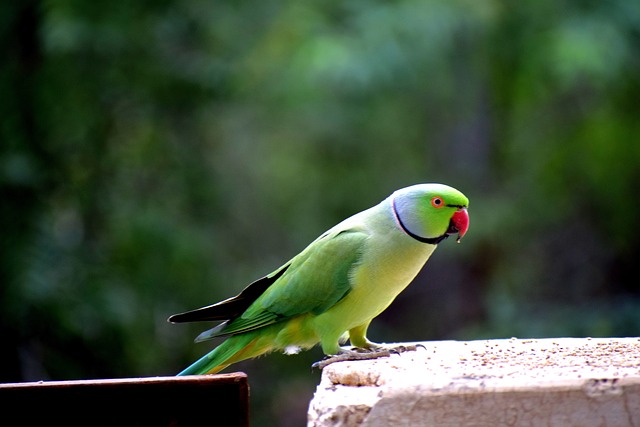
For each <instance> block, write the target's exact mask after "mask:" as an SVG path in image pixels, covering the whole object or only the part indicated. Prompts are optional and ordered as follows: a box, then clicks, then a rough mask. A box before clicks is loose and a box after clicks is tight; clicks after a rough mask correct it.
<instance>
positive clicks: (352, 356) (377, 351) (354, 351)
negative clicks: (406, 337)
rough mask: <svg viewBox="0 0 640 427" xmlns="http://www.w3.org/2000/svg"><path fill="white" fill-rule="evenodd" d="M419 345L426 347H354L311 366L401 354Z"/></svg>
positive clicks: (322, 367)
mask: <svg viewBox="0 0 640 427" xmlns="http://www.w3.org/2000/svg"><path fill="white" fill-rule="evenodd" d="M418 347H422V348H425V346H424V345H422V344H408V345H404V344H402V345H398V346H395V347H384V346H380V345H374V346H371V348H360V347H353V348H351V349H348V350H344V351H343V352H342V353H339V354H336V355H333V356H325V357H324V358H323V359H322V360H319V361H317V362H315V363H314V364H312V365H311V367H312V368H313V369H320V370H322V369H324V368H325V367H327V366H328V365H330V364H332V363H335V362H346V361H351V360H372V359H378V358H380V357H389V356H391V355H392V354H400V353H404V352H407V351H416V350H417V349H418Z"/></svg>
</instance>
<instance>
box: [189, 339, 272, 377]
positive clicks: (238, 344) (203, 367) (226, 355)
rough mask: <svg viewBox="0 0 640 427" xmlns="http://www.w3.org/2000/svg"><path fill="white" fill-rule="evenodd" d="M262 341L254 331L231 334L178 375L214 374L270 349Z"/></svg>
mask: <svg viewBox="0 0 640 427" xmlns="http://www.w3.org/2000/svg"><path fill="white" fill-rule="evenodd" d="M264 341H265V340H262V339H261V337H260V336H259V335H258V334H256V333H255V332H248V333H244V334H239V335H233V336H231V337H229V338H227V339H226V340H225V341H224V342H223V343H222V344H220V345H219V346H218V347H216V348H214V349H213V350H211V351H210V352H209V353H207V354H205V355H204V356H202V357H201V358H200V359H198V360H197V361H196V362H194V363H193V364H192V365H190V366H189V367H187V368H186V369H185V370H183V371H182V372H180V373H179V374H178V375H179V376H183V375H202V374H215V373H216V372H220V371H221V370H223V369H224V368H226V367H227V366H229V365H231V364H232V363H236V362H239V361H241V360H245V359H250V358H252V357H256V356H259V355H261V354H264V353H267V352H269V351H271V350H272V348H271V346H269V345H264Z"/></svg>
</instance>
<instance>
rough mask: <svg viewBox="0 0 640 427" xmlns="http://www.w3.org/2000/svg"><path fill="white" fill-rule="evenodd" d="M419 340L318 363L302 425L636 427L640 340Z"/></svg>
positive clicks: (638, 420) (639, 417) (639, 399)
mask: <svg viewBox="0 0 640 427" xmlns="http://www.w3.org/2000/svg"><path fill="white" fill-rule="evenodd" d="M417 344H419V345H420V346H419V347H418V349H417V350H416V351H411V352H406V353H402V354H393V355H391V356H390V357H385V358H380V359H375V360H363V361H346V362H337V363H333V364H331V365H329V366H327V367H325V368H324V370H323V373H322V379H321V382H320V384H319V386H318V388H317V390H316V393H315V395H314V397H313V399H312V401H311V403H310V405H309V417H308V426H309V427H325V426H440V427H442V426H444V427H448V426H456V427H458V426H478V427H484V426H487V427H488V426H545V427H549V426H551V427H555V426H558V427H559V426H562V427H567V426H569V427H571V426H576V427H591V426H598V427H605V426H606V427H618V426H620V427H626V426H637V427H640V338H598V339H596V338H549V339H515V338H512V339H508V340H486V341H437V342H423V343H417ZM421 346H424V348H423V347H421Z"/></svg>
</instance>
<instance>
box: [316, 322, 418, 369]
mask: <svg viewBox="0 0 640 427" xmlns="http://www.w3.org/2000/svg"><path fill="white" fill-rule="evenodd" d="M370 323H371V321H368V322H366V323H363V324H362V325H359V326H356V327H355V328H352V329H349V341H350V342H351V345H353V346H354V347H353V348H345V347H339V352H338V354H334V355H331V356H327V357H325V358H324V359H322V360H320V361H318V362H316V363H314V364H313V365H311V366H312V367H313V368H319V369H323V368H324V367H325V366H327V365H330V364H331V363H334V362H342V361H347V360H371V359H378V358H380V357H389V356H391V355H392V354H394V353H395V354H399V353H404V352H405V351H415V350H416V349H417V346H416V345H399V346H385V345H381V344H377V343H374V342H371V341H369V340H368V339H367V336H366V335H367V329H368V328H369V324H370Z"/></svg>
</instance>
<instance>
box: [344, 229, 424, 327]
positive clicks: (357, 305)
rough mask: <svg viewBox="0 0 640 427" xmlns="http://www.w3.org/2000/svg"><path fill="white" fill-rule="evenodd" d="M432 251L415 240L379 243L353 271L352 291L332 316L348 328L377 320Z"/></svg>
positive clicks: (413, 276) (414, 275)
mask: <svg viewBox="0 0 640 427" xmlns="http://www.w3.org/2000/svg"><path fill="white" fill-rule="evenodd" d="M403 237H404V236H403ZM373 243H375V242H373ZM434 250H435V246H434V245H428V244H423V243H420V242H418V241H414V240H409V241H403V242H401V244H398V243H397V242H395V244H394V242H381V243H380V244H378V246H375V247H374V250H371V251H369V252H367V255H365V256H364V257H363V259H362V262H361V263H360V264H359V265H358V266H357V267H356V268H355V269H354V270H353V272H352V290H351V291H350V292H349V294H347V296H345V298H344V299H343V300H342V301H340V303H338V304H337V305H336V306H334V309H335V313H334V314H336V315H338V316H344V317H342V318H343V319H344V320H345V321H346V323H348V325H346V326H347V328H350V327H354V326H357V325H360V324H362V323H364V322H366V321H369V320H371V319H372V318H374V317H376V316H377V315H379V314H380V313H381V312H382V311H384V309H386V308H387V307H388V306H389V304H391V302H393V300H394V299H395V298H396V296H398V294H399V293H400V292H402V291H403V290H404V289H405V288H406V287H407V286H408V285H409V283H410V282H411V281H412V280H413V279H414V278H415V277H416V275H417V274H418V272H419V271H420V269H421V268H422V266H423V265H424V263H425V262H426V261H427V259H429V256H430V255H431V254H432V253H433V251H434ZM332 311H333V310H332Z"/></svg>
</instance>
